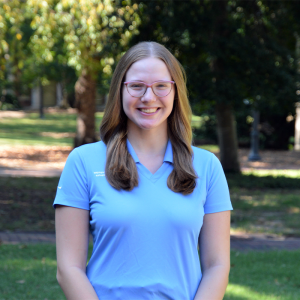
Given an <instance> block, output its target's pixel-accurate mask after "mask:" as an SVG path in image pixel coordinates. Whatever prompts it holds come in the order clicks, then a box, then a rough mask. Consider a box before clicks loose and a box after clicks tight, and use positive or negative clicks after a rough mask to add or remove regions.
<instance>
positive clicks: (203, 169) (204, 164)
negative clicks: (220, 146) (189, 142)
mask: <svg viewBox="0 0 300 300" xmlns="http://www.w3.org/2000/svg"><path fill="white" fill-rule="evenodd" d="M192 149H193V165H194V169H195V170H196V172H197V173H198V174H202V175H204V174H203V173H206V174H211V172H214V171H217V170H219V169H222V167H221V163H220V160H219V159H218V158H217V157H216V155H215V154H214V153H212V152H210V151H207V150H204V149H201V148H198V147H194V146H192Z"/></svg>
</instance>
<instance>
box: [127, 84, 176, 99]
mask: <svg viewBox="0 0 300 300" xmlns="http://www.w3.org/2000/svg"><path fill="white" fill-rule="evenodd" d="M124 84H125V85H126V88H127V91H128V93H129V94H130V95H131V96H132V97H135V98H140V97H142V96H144V95H145V93H146V91H147V89H148V88H149V87H150V88H151V89H152V91H153V93H154V94H155V95H156V96H157V97H166V96H168V95H169V94H170V92H171V90H172V85H173V84H175V82H174V81H156V82H153V83H152V84H146V83H144V82H141V81H127V82H124Z"/></svg>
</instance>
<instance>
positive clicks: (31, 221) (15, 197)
mask: <svg viewBox="0 0 300 300" xmlns="http://www.w3.org/2000/svg"><path fill="white" fill-rule="evenodd" d="M227 179H228V183H229V188H230V193H231V200H232V204H233V207H234V210H233V211H232V230H234V231H244V232H249V233H257V232H264V233H272V234H278V235H286V236H299V237H300V179H299V178H298V179H297V178H289V177H282V176H281V177H272V176H265V177H256V176H253V175H233V174H229V175H227ZM58 180H59V179H58V178H31V177H19V178H18V177H7V178H6V177H0V230H12V231H14V230H25V231H54V209H53V208H52V203H53V200H54V197H55V193H56V187H57V183H58Z"/></svg>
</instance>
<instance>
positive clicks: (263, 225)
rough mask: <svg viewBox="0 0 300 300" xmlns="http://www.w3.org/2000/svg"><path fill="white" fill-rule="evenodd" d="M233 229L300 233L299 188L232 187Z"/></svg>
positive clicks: (292, 234) (254, 231)
mask: <svg viewBox="0 0 300 300" xmlns="http://www.w3.org/2000/svg"><path fill="white" fill-rule="evenodd" d="M231 201H232V205H233V207H234V210H233V211H232V213H231V228H232V230H233V231H244V232H249V233H265V234H276V235H284V236H298V237H300V189H299V190H294V191H292V190H278V189H275V190H271V189H268V190H252V191H249V190H247V189H238V188H235V189H232V190H231Z"/></svg>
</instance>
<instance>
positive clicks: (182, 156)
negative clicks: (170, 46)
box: [100, 42, 197, 195]
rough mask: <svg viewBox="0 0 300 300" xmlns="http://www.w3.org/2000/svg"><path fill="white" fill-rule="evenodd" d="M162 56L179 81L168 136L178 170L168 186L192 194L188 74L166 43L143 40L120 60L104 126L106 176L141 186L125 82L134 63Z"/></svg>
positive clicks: (120, 184)
mask: <svg viewBox="0 0 300 300" xmlns="http://www.w3.org/2000/svg"><path fill="white" fill-rule="evenodd" d="M149 57H155V58H158V59H161V60H162V61H163V62H164V63H165V64H166V66H167V68H168V69H169V72H170V74H171V77H172V80H174V81H175V85H174V87H175V98H174V104H173V110H172V112H171V114H170V116H169V117H168V136H169V139H170V141H171V143H172V149H173V165H174V169H173V171H172V172H171V174H170V175H169V177H168V180H167V184H168V187H169V188H170V189H171V190H172V191H174V192H177V193H183V194H185V195H186V194H190V193H192V192H193V190H194V188H195V186H196V178H197V176H196V174H195V171H194V168H193V162H192V159H193V151H192V147H191V144H192V129H191V117H192V111H191V108H190V105H189V101H188V97H187V89H186V75H185V71H184V69H183V67H182V66H181V64H180V63H179V62H178V61H177V59H176V58H175V57H174V56H173V55H172V54H171V53H170V52H169V51H168V50H167V49H166V48H165V47H164V46H162V45H160V44H158V43H155V42H141V43H139V44H137V45H135V46H133V47H132V48H130V49H129V50H128V51H127V52H126V53H125V54H124V55H123V57H122V58H121V59H120V61H119V63H118V65H117V67H116V69H115V71H114V74H113V77H112V81H111V85H110V90H109V97H108V102H107V104H106V107H105V113H104V116H103V119H102V123H101V126H100V136H101V139H102V141H103V142H104V143H105V144H106V145H107V153H106V167H105V175H106V178H107V180H108V182H109V183H110V184H111V185H112V186H113V187H114V188H116V189H118V190H120V189H124V190H127V191H130V190H132V189H133V188H134V187H135V186H137V185H138V173H137V169H136V165H135V162H134V160H133V158H132V157H131V155H130V154H129V152H128V149H127V144H126V139H127V116H126V114H125V113H124V110H123V107H122V95H121V91H122V84H123V82H124V80H125V75H126V72H127V71H128V69H129V68H130V66H131V65H132V64H133V63H135V62H136V61H139V60H141V59H144V58H149Z"/></svg>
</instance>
